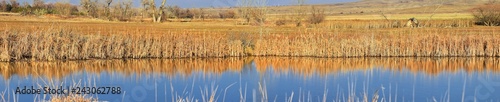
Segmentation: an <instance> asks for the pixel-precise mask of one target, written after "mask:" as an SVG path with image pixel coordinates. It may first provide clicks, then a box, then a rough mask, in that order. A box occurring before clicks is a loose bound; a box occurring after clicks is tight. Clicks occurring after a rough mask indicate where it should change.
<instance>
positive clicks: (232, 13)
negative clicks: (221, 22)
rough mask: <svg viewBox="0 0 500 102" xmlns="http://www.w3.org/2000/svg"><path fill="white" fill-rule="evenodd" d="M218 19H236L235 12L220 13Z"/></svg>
mask: <svg viewBox="0 0 500 102" xmlns="http://www.w3.org/2000/svg"><path fill="white" fill-rule="evenodd" d="M219 17H220V18H222V19H226V18H236V12H234V11H233V10H226V11H223V12H220V13H219Z"/></svg>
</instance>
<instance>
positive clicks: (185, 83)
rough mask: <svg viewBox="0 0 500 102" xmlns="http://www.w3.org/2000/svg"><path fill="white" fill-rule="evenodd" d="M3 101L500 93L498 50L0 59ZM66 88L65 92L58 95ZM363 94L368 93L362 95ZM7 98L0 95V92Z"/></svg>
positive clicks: (443, 97)
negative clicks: (50, 90)
mask: <svg viewBox="0 0 500 102" xmlns="http://www.w3.org/2000/svg"><path fill="white" fill-rule="evenodd" d="M0 72H1V73H0V74H1V76H0V77H1V78H0V91H1V93H0V96H3V98H4V100H6V101H13V100H19V101H33V100H48V99H50V98H51V97H55V96H54V95H44V94H41V95H24V94H15V93H14V91H15V90H16V88H17V87H23V86H28V87H30V86H34V87H38V88H40V87H44V86H48V87H55V86H64V87H66V86H70V87H77V86H80V87H82V86H90V87H120V88H121V91H122V93H121V94H115V95H110V94H107V95H101V94H89V95H85V97H93V98H98V99H99V100H105V101H111V102H122V101H125V102H135V101H149V102H152V101H160V102H165V101H176V100H186V99H188V100H198V101H208V100H209V99H210V97H211V96H213V99H214V100H216V101H220V102H222V101H228V102H236V101H240V100H245V101H254V100H255V101H262V100H264V101H266V100H267V101H277V102H282V101H288V100H292V101H312V102H317V101H323V100H326V101H329V102H330V101H349V100H353V101H363V100H369V101H371V100H372V98H373V97H374V96H379V98H378V100H379V101H399V102H401V101H417V102H425V101H451V102H460V101H462V100H465V101H474V100H476V101H493V102H498V101H500V97H498V96H499V95H500V59H499V58H335V59H332V58H277V57H266V58H262V57H260V58H258V57H257V58H212V59H176V60H171V59H168V60H167V59H147V60H90V61H66V62H15V63H0ZM59 96H63V95H59ZM365 97H366V99H365ZM0 101H2V100H0Z"/></svg>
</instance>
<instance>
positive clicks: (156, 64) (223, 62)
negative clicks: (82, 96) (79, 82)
mask: <svg viewBox="0 0 500 102" xmlns="http://www.w3.org/2000/svg"><path fill="white" fill-rule="evenodd" d="M254 68H255V69H254ZM374 68H380V69H381V70H387V71H393V72H401V71H403V70H407V71H410V72H412V73H415V74H416V73H426V74H427V75H429V76H435V75H439V74H441V73H445V72H446V73H456V72H459V71H461V70H463V71H465V72H467V73H472V72H496V73H498V72H500V59H499V58H490V57H486V58H484V57H478V58H461V57H457V58H287V57H266V58H259V57H257V58H212V59H149V60H89V61H64V62H15V63H0V74H2V76H3V78H5V79H9V78H10V77H11V76H14V75H16V76H20V77H28V76H32V77H48V78H55V79H61V78H63V77H65V76H68V75H71V74H75V73H82V72H83V71H85V72H87V73H95V74H99V73H110V74H111V73H118V74H122V75H125V76H131V75H137V76H143V75H162V76H169V77H173V76H176V75H179V76H184V77H187V76H191V74H193V73H198V72H201V73H202V74H203V75H204V76H205V75H213V74H215V75H220V74H222V73H224V72H228V71H232V72H238V73H241V74H248V73H251V72H252V71H257V72H259V73H260V74H264V73H266V71H268V70H271V72H273V73H271V75H280V74H286V73H293V74H295V75H299V76H303V77H304V78H307V77H310V76H313V75H315V74H319V75H321V76H325V75H328V74H337V73H347V72H352V71H368V70H371V69H374Z"/></svg>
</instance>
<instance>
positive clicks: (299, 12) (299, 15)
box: [293, 0, 306, 27]
mask: <svg viewBox="0 0 500 102" xmlns="http://www.w3.org/2000/svg"><path fill="white" fill-rule="evenodd" d="M305 2H306V0H296V3H297V5H298V6H299V7H297V8H295V10H294V11H295V12H294V13H295V14H296V15H294V16H293V20H294V23H295V26H297V27H298V26H302V21H303V20H304V17H305V16H306V9H305V7H304V4H305Z"/></svg>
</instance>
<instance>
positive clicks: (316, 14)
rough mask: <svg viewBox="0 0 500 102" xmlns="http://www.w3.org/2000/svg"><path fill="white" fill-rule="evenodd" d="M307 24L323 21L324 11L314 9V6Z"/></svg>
mask: <svg viewBox="0 0 500 102" xmlns="http://www.w3.org/2000/svg"><path fill="white" fill-rule="evenodd" d="M308 20H309V23H311V24H319V23H321V22H323V21H324V20H325V11H324V10H322V9H316V8H315V7H314V6H313V7H312V9H311V16H309V19H308Z"/></svg>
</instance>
